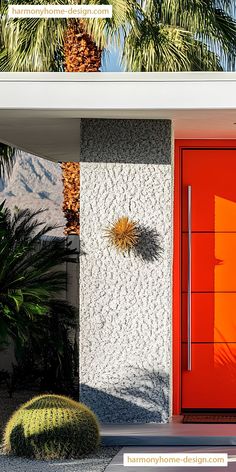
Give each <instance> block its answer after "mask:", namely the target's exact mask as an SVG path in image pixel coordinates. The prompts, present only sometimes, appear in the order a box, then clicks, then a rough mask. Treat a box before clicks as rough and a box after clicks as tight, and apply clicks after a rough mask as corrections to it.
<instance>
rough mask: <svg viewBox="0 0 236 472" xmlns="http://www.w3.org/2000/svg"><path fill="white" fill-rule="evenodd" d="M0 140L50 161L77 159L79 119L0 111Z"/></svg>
mask: <svg viewBox="0 0 236 472" xmlns="http://www.w3.org/2000/svg"><path fill="white" fill-rule="evenodd" d="M0 141H1V142H2V143H5V144H7V145H10V146H12V147H14V148H16V149H19V150H21V151H25V152H28V153H30V154H33V155H35V156H38V157H43V158H45V159H48V160H51V161H54V162H68V161H79V153H80V119H79V118H77V119H74V118H72V119H68V118H66V119H63V118H62V119H59V120H58V119H50V118H49V119H48V118H43V119H42V118H38V119H32V118H31V117H29V118H20V117H19V116H17V117H16V116H12V117H8V118H7V117H5V118H4V115H1V114H0Z"/></svg>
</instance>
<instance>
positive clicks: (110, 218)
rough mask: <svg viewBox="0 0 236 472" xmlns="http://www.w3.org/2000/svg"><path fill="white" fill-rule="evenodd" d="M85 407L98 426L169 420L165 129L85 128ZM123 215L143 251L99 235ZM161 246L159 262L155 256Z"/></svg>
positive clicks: (97, 123)
mask: <svg viewBox="0 0 236 472" xmlns="http://www.w3.org/2000/svg"><path fill="white" fill-rule="evenodd" d="M81 153H82V158H81V160H82V161H83V162H82V163H81V257H80V366H81V367H80V380H81V400H82V401H84V402H85V403H86V404H88V405H89V406H90V407H92V408H93V410H94V411H95V412H96V413H97V415H98V416H99V418H100V420H101V421H103V422H120V423H122V422H151V421H160V422H165V421H167V419H168V415H169V405H170V369H171V334H170V331H171V330H170V325H171V321H170V320H171V263H172V260H171V259H172V244H171V216H172V202H171V195H172V183H171V175H172V172H171V123H170V122H169V121H148V120H147V121H141V120H140V121H139V120H82V140H81ZM122 215H126V216H129V217H130V218H133V219H134V220H136V221H138V222H139V224H140V226H141V227H142V228H143V232H144V239H143V246H142V247H140V250H139V251H138V252H137V253H136V254H131V255H129V256H124V255H122V254H120V253H117V251H116V249H113V248H112V247H109V245H108V242H107V240H106V238H105V237H104V229H105V228H106V227H107V226H108V225H109V224H110V223H112V222H114V221H115V220H116V219H117V218H118V217H120V216H122ZM158 246H159V247H161V254H160V251H159V250H158Z"/></svg>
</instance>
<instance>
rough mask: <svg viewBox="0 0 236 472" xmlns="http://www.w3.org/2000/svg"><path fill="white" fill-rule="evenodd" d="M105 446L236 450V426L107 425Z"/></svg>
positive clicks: (105, 426) (179, 424)
mask: <svg viewBox="0 0 236 472" xmlns="http://www.w3.org/2000/svg"><path fill="white" fill-rule="evenodd" d="M101 438H102V445H104V446H121V447H122V446H236V424H183V423H168V424H157V423H149V424H107V425H102V426H101Z"/></svg>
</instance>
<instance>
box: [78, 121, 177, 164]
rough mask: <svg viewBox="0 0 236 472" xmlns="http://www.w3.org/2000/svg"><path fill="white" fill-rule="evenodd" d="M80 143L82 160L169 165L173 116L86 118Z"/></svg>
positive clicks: (82, 123) (83, 122)
mask: <svg viewBox="0 0 236 472" xmlns="http://www.w3.org/2000/svg"><path fill="white" fill-rule="evenodd" d="M81 143H82V145H81V152H80V162H107V163H109V162H119V163H120V164H121V163H124V164H128V163H129V164H163V165H170V163H171V120H147V119H145V120H142V119H113V120H111V119H104V118H103V119H99V120H98V119H97V118H83V119H82V120H81ZM108 143H109V145H108ZM127 144H128V145H127Z"/></svg>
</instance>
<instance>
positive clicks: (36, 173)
mask: <svg viewBox="0 0 236 472" xmlns="http://www.w3.org/2000/svg"><path fill="white" fill-rule="evenodd" d="M2 200H6V204H7V206H8V207H9V208H10V209H11V210H13V211H14V209H16V208H30V209H33V210H36V209H39V208H43V209H45V213H43V214H42V215H41V216H40V219H41V220H42V221H46V222H50V224H51V223H52V224H53V225H57V226H60V228H57V229H55V230H53V232H52V233H50V234H53V235H57V236H62V235H63V227H64V221H65V220H64V217H63V213H62V210H61V207H62V180H61V168H60V165H59V164H57V163H54V162H51V161H47V160H45V159H41V158H38V157H35V156H32V155H31V154H27V153H25V152H20V153H18V154H17V156H16V160H15V164H14V168H13V172H12V175H11V177H10V178H9V179H7V180H6V181H5V182H3V181H1V180H0V202H1V201H2Z"/></svg>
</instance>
